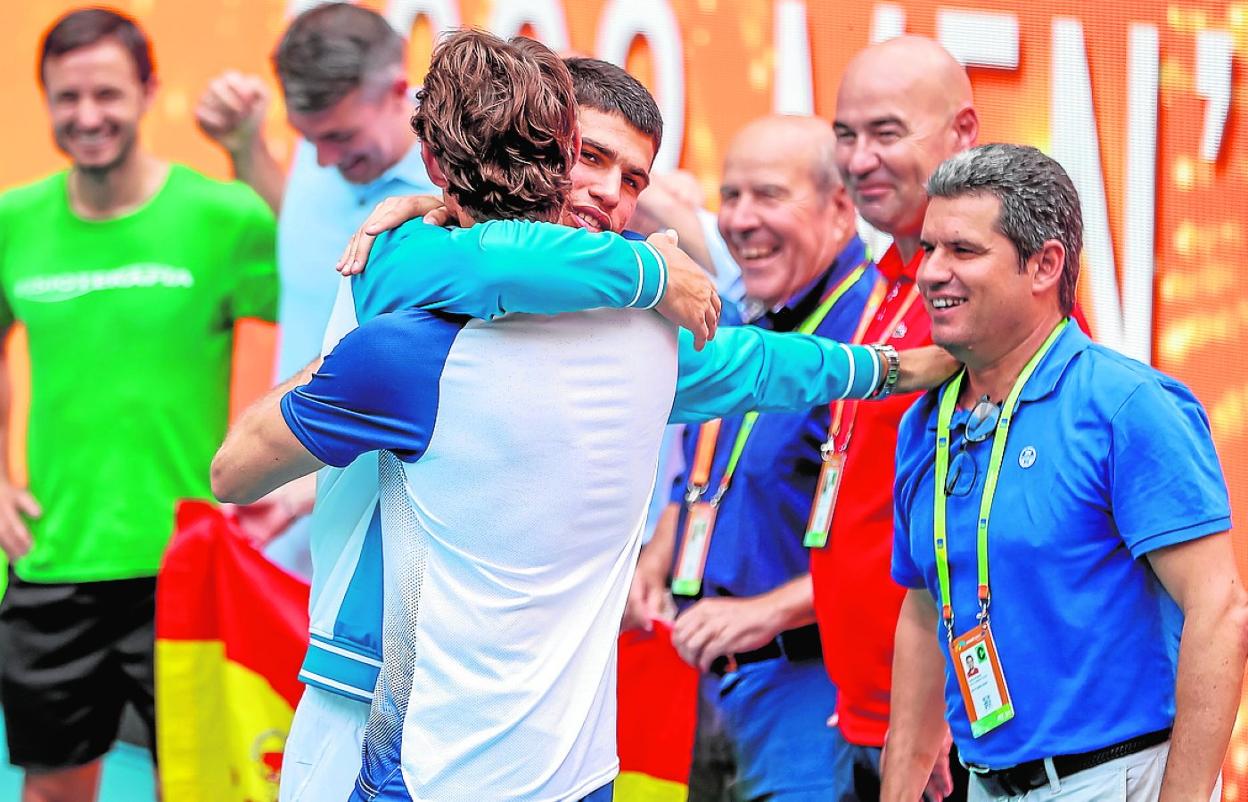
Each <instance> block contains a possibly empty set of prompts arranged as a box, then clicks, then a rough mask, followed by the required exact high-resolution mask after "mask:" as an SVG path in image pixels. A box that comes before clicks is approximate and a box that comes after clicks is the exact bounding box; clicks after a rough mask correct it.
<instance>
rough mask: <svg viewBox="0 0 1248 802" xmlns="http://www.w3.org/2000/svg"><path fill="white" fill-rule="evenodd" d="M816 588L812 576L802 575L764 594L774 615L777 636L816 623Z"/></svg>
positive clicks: (773, 624)
mask: <svg viewBox="0 0 1248 802" xmlns="http://www.w3.org/2000/svg"><path fill="white" fill-rule="evenodd" d="M814 588H815V586H814V583H813V582H811V579H810V574H802V575H801V576H799V577H796V578H794V579H791V580H789V581H788V582H786V583H784V584H783V585H781V586H780V587H778V588H776V589H774V590H770V591H768V592H767V593H765V594H763V597H762V598H766V600H767V606H768V609H770V610H771V614H772V628H773V629H774V630H775V633H774V635H773V637H774V636H775V635H779V634H780V633H781V632H784V631H786V630H790V629H797V628H798V627H804V626H806V625H807V624H813V623H815V589H814Z"/></svg>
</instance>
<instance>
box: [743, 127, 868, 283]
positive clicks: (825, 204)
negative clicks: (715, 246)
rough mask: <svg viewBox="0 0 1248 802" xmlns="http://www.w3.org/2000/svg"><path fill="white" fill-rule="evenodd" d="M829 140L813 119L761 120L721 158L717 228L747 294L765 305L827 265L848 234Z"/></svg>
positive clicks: (848, 213)
mask: <svg viewBox="0 0 1248 802" xmlns="http://www.w3.org/2000/svg"><path fill="white" fill-rule="evenodd" d="M831 137H832V134H831V130H830V129H828V127H827V123H825V122H821V121H818V120H815V119H813V118H797V117H795V118H783V117H779V118H765V119H764V120H761V121H758V122H755V123H753V124H751V125H750V126H748V127H747V128H746V129H745V130H744V131H742V132H741V133H740V134H738V136H737V138H736V139H735V140H734V142H733V145H732V147H731V149H730V150H729V153H728V156H727V158H726V159H725V161H724V176H723V181H722V183H721V185H720V207H719V233H720V234H721V235H722V236H723V238H724V241H725V242H726V243H727V244H728V250H729V252H730V253H731V254H732V258H733V259H734V260H735V261H736V262H737V264H738V265H739V266H740V267H741V278H742V281H743V282H744V284H745V292H746V295H748V296H749V297H751V298H754V299H757V300H759V301H761V302H763V303H764V304H765V305H767V306H768V307H774V306H777V305H779V304H781V303H784V302H785V301H786V300H788V299H789V298H791V297H792V296H793V294H794V293H796V292H797V291H798V290H800V289H801V288H802V287H803V286H805V285H806V284H808V283H810V282H811V281H813V280H814V278H815V277H816V276H818V275H819V274H820V273H821V272H823V271H824V270H826V269H827V268H828V266H829V265H831V264H832V262H833V260H835V259H836V256H837V254H838V253H840V251H841V249H842V248H844V246H845V244H846V243H847V242H848V240H849V238H850V237H851V236H852V234H853V225H854V212H853V207H852V206H851V204H850V202H849V197H848V195H847V194H846V193H845V190H844V188H843V187H841V186H840V185H839V184H838V183H837V182H836V179H835V176H834V175H833V174H832V173H831V165H830V164H828V163H827V159H826V156H825V154H826V152H827V148H830V147H831ZM821 163H822V165H823V167H822V169H824V170H827V171H828V172H826V173H825V175H824V178H825V179H826V180H825V181H822V182H821V181H820V180H819V175H818V171H819V170H820V169H821V167H820V164H821Z"/></svg>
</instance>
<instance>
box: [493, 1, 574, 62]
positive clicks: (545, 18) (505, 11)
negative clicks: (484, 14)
mask: <svg viewBox="0 0 1248 802" xmlns="http://www.w3.org/2000/svg"><path fill="white" fill-rule="evenodd" d="M526 22H527V23H528V24H530V25H532V26H533V30H534V32H535V33H537V38H538V39H540V40H541V41H542V43H543V44H545V45H546V46H547V47H549V48H550V49H551V50H553V51H555V52H556V53H559V52H562V51H564V50H567V49H568V46H569V41H570V40H569V39H568V20H567V18H566V17H564V16H563V3H561V2H559V0H495V3H494V13H493V14H492V15H491V16H490V30H491V31H493V32H494V33H496V34H498V35H499V36H502V37H508V36H515V35H516V34H517V33H519V32H520V29H521V28H522V27H524V24H525V23H526Z"/></svg>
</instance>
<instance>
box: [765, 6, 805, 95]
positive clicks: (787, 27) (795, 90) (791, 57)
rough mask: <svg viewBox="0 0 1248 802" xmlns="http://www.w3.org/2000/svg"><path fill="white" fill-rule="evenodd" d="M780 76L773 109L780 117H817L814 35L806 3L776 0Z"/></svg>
mask: <svg viewBox="0 0 1248 802" xmlns="http://www.w3.org/2000/svg"><path fill="white" fill-rule="evenodd" d="M775 17H776V20H775V22H776V24H775V37H774V38H775V49H776V74H775V89H774V95H773V100H772V108H773V109H774V110H775V112H776V113H777V114H814V113H815V89H814V81H813V79H812V77H811V63H810V36H809V34H808V33H807V31H806V3H805V0H776V14H775Z"/></svg>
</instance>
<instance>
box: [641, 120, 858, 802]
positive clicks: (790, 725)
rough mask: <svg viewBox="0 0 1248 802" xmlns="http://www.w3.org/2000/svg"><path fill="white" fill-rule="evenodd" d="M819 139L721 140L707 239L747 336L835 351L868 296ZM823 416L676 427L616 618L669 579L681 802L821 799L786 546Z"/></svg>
mask: <svg viewBox="0 0 1248 802" xmlns="http://www.w3.org/2000/svg"><path fill="white" fill-rule="evenodd" d="M835 145H836V139H835V134H834V133H833V130H832V127H831V125H829V124H828V123H827V122H826V121H823V120H819V119H817V118H813V117H765V118H762V119H760V120H756V121H754V122H752V123H751V124H750V125H748V126H747V127H746V128H745V129H743V130H742V131H741V132H740V133H739V134H738V135H737V137H736V138H735V139H734V141H733V143H732V145H731V147H730V148H729V151H728V154H727V157H726V158H725V166H724V177H723V183H722V186H721V190H720V195H721V205H720V213H719V230H720V232H721V233H722V235H723V237H724V240H725V241H726V242H727V245H728V248H729V250H730V251H731V253H732V256H733V258H734V260H735V261H736V262H737V264H739V265H740V267H741V273H742V278H743V280H744V282H745V289H746V294H747V299H748V301H747V307H746V308H747V312H750V311H751V310H752V316H753V319H754V325H753V326H752V327H758V328H762V329H769V330H773V331H805V332H814V333H817V334H819V335H821V336H824V337H829V338H832V339H836V340H840V341H843V342H851V341H855V338H856V337H858V338H860V337H861V333H862V330H863V328H864V326H863V321H864V318H866V319H869V318H870V314H866V315H864V310H865V309H866V308H867V307H868V306H871V307H872V309H874V307H875V305H877V304H878V302H879V301H880V300H881V298H882V290H883V288H882V287H879V275H878V273H877V272H876V270H875V267H874V265H873V264H872V263H871V261H870V259H869V258H868V255H867V253H866V247H865V246H864V245H863V243H862V241H861V240H859V239H858V237H857V236H856V234H855V233H854V223H855V218H854V209H853V205H852V204H851V202H850V200H849V196H848V194H847V193H846V191H845V189H844V187H843V186H842V185H841V182H840V178H839V176H838V174H837V171H836V165H835V162H834V161H833V159H832V157H833V154H834V152H835ZM852 407H853V405H850V408H851V409H852ZM835 408H836V409H838V410H842V413H843V411H844V408H843V405H835ZM833 417H834V413H833V412H832V411H830V410H829V407H828V406H827V405H820V406H818V407H815V408H807V409H805V410H802V411H797V412H770V413H765V414H762V415H757V416H755V415H753V414H751V415H748V416H745V417H741V416H737V417H734V418H728V419H725V420H723V421H722V423H720V422H718V421H716V422H714V423H709V424H703V425H702V426H701V427H700V428H695V429H692V430H691V431H690V432H689V434H688V435H687V436H686V438H687V439H686V444H687V448H686V461H685V464H686V465H687V466H688V470H687V472H686V474H685V476H684V477H683V478H682V479H681V480H679V481H678V483H677V486H676V487H674V488H673V492H672V497H671V502H672V503H671V505H670V506H669V508H668V511H667V514H666V516H665V518H664V519H663V520H661V521H660V524H659V526H658V528H657V529H656V531H655V536H654V538H653V540H651V542H650V543H649V544H647V545H646V547H645V549H644V550H643V552H642V556H641V560H640V562H639V563H638V568H637V578H636V579H635V580H634V585H633V591H632V594H631V598H630V605H631V607H632V608H633V610H632V617H633V618H634V619H635V620H645V619H647V618H654V617H659V616H661V615H662V609H663V607H662V605H663V603H664V598H665V595H666V592H667V589H668V583H667V578H668V577H669V576H671V577H672V582H671V591H672V593H673V594H674V595H675V598H676V601H677V605H678V607H679V609H680V613H679V615H678V616H677V618H676V621H675V627H674V630H673V638H672V640H673V643H674V645H675V646H676V648H677V650H678V651H679V652H680V654H681V656H682V657H683V658H684V659H685V660H686V661H687V662H688V663H689V664H690V665H693V666H695V667H697V668H699V669H700V670H701V671H702V672H704V675H703V680H702V683H701V692H700V700H699V715H698V735H697V740H696V743H695V747H694V752H695V754H694V765H693V769H692V771H691V774H690V780H689V793H690V799H691V800H720V799H745V800H752V799H764V798H765V799H776V800H804V799H812V800H814V799H829V798H836V797H835V796H834V793H835V792H836V791H837V788H836V787H835V780H836V777H835V775H834V774H833V773H832V772H830V771H829V770H828V767H829V765H831V763H832V761H833V760H834V758H835V755H836V746H835V740H834V737H833V733H832V731H831V730H830V729H829V728H828V726H827V721H828V718H829V717H830V716H831V715H832V714H833V713H834V711H835V708H836V690H835V688H834V687H833V686H832V684H831V682H830V681H829V680H828V677H827V674H826V673H825V672H824V670H823V663H822V661H821V659H820V658H821V655H822V651H821V649H820V639H819V633H818V630H817V628H816V626H815V623H814V609H813V606H812V605H813V602H812V588H811V581H810V573H809V571H810V567H809V566H810V557H809V553H808V551H807V547H806V546H805V545H803V542H804V540H805V539H806V533H807V530H808V526H807V524H808V522H809V520H810V513H811V508H812V505H813V504H814V502H815V499H816V487H817V484H818V480H819V477H820V473H821V467H822V465H823V463H824V459H823V453H824V452H823V451H822V449H821V446H822V445H823V443H825V442H826V441H827V439H828V436H829V429H830V425H829V424H830V423H831V422H832V419H833ZM840 419H841V420H843V421H847V420H848V418H845V417H844V415H843V414H842V415H841V418H840ZM829 456H832V455H831V454H829ZM708 503H709V505H708ZM711 508H713V520H711V521H709V522H708V524H706V525H704V524H703V523H702V522H701V521H700V516H701V515H703V514H708V517H710V516H709V513H711V512H712V509H711ZM691 533H692V534H691Z"/></svg>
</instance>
